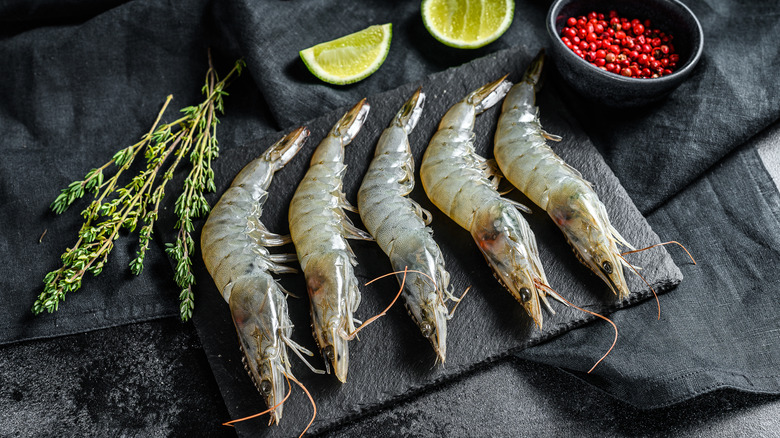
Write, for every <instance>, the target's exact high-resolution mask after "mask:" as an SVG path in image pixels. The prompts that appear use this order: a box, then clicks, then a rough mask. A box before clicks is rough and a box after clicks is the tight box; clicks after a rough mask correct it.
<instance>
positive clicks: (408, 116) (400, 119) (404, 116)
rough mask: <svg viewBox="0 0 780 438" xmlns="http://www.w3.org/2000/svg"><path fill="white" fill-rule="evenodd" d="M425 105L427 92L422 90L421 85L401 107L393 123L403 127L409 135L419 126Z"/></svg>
mask: <svg viewBox="0 0 780 438" xmlns="http://www.w3.org/2000/svg"><path fill="white" fill-rule="evenodd" d="M423 105H425V94H424V93H423V92H422V87H420V88H418V89H417V91H415V93H414V94H413V95H412V97H410V98H409V100H407V101H406V103H405V104H404V106H403V107H401V109H400V110H399V111H398V114H396V116H395V119H394V120H393V123H394V124H395V125H397V126H400V127H401V128H403V129H404V132H406V134H407V135H408V134H409V133H410V132H412V130H413V129H414V127H415V126H417V121H418V120H420V115H421V114H422V111H423Z"/></svg>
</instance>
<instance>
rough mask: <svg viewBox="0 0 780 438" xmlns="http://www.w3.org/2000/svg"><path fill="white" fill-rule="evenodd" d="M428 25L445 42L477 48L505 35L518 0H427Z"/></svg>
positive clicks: (425, 16) (425, 20)
mask: <svg viewBox="0 0 780 438" xmlns="http://www.w3.org/2000/svg"><path fill="white" fill-rule="evenodd" d="M421 9H422V18H423V23H424V24H425V28H426V29H428V32H430V34H431V35H433V37H434V38H436V39H437V40H439V41H441V42H442V43H444V44H446V45H448V46H450V47H457V48H459V49H476V48H478V47H482V46H485V45H487V44H489V43H492V42H493V41H495V40H496V39H498V37H500V36H501V35H503V33H504V32H506V30H507V29H509V25H510V24H512V18H513V17H514V14H515V2H514V0H423V2H422V7H421Z"/></svg>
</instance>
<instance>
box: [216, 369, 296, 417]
mask: <svg viewBox="0 0 780 438" xmlns="http://www.w3.org/2000/svg"><path fill="white" fill-rule="evenodd" d="M284 378H285V379H287V388H288V389H287V395H285V396H284V398H283V399H282V401H280V402H279V403H277V404H275V405H273V406H271V407H270V408H268V409H266V410H264V411H263V412H258V413H256V414H253V415H250V416H248V417H244V418H239V419H237V420H230V421H227V422H225V423H222V425H223V426H230V427H235V426H234V424H236V423H239V422H241V421H246V420H251V419H253V418H256V417H259V416H261V415H265V414H267V413H269V412H273V410H274V409H276V408H278V407H279V406H281V405H283V404H284V402H286V401H287V399H288V398H289V397H290V394H291V393H292V385H290V379H289V378H288V377H287V374H285V375H284ZM293 380H295V378H293Z"/></svg>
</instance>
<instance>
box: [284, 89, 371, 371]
mask: <svg viewBox="0 0 780 438" xmlns="http://www.w3.org/2000/svg"><path fill="white" fill-rule="evenodd" d="M369 108H370V106H369V104H368V102H366V100H365V99H363V100H361V101H360V102H359V103H358V104H357V105H355V107H354V108H352V109H351V110H349V111H348V112H347V113H346V114H345V115H344V117H342V118H341V120H339V122H338V123H336V125H335V126H333V129H331V131H330V133H329V134H328V135H327V136H326V137H325V139H323V140H322V142H321V143H320V144H319V146H317V149H316V150H315V151H314V155H312V158H311V164H310V167H309V170H308V171H307V172H306V175H305V176H304V177H303V180H301V182H300V184H299V185H298V188H297V189H296V191H295V194H294V195H293V198H292V201H290V210H289V222H290V235H291V236H292V240H293V243H294V244H295V250H296V252H297V253H298V261H299V262H300V264H301V269H303V273H304V275H305V276H306V287H307V289H308V291H309V301H310V304H311V316H312V328H313V330H314V338H315V339H316V340H317V344H318V345H319V347H320V350H321V351H322V354H323V356H324V358H325V365H326V367H327V368H328V370H329V371H330V366H331V365H332V366H333V372H334V374H335V375H336V377H337V378H338V379H339V380H340V381H341V382H346V380H347V368H348V366H349V349H348V345H347V342H348V340H349V339H350V338H351V335H352V333H353V332H354V331H355V322H356V320H355V319H354V318H353V316H352V315H353V313H354V312H355V310H356V309H357V307H358V305H359V304H360V290H359V289H358V284H357V279H356V278H355V274H354V271H353V266H355V265H357V260H356V258H355V254H354V253H353V252H352V249H351V248H350V246H349V243H347V239H348V238H351V239H363V240H373V239H372V238H371V236H370V235H369V234H368V233H366V232H365V231H362V230H360V229H358V228H356V227H355V226H354V225H353V224H352V221H350V219H349V218H348V217H347V215H346V214H345V212H344V210H345V209H346V210H351V211H354V207H352V206H351V205H350V204H349V203H348V202H347V200H346V197H345V195H344V192H343V191H342V177H343V175H344V173H345V171H346V169H347V167H346V166H345V165H344V147H345V146H346V145H348V144H349V143H350V142H351V141H352V140H353V139H354V138H355V136H356V135H357V133H358V132H359V131H360V128H361V127H362V126H363V122H364V121H365V120H366V117H367V116H368V111H369Z"/></svg>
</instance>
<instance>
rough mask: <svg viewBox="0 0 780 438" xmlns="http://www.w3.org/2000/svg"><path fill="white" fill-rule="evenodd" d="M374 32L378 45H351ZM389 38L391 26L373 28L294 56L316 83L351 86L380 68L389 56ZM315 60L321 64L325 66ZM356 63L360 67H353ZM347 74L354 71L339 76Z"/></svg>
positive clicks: (384, 25) (322, 44)
mask: <svg viewBox="0 0 780 438" xmlns="http://www.w3.org/2000/svg"><path fill="white" fill-rule="evenodd" d="M374 31H379V32H380V36H381V39H380V41H379V42H378V44H369V45H365V44H355V43H356V42H358V41H360V40H361V39H363V38H362V36H364V35H368V34H369V33H370V32H374ZM392 37H393V26H392V24H391V23H387V24H382V25H374V26H369V27H367V28H365V29H363V30H361V31H359V32H355V33H352V34H349V35H346V36H343V37H341V38H337V39H335V40H332V41H327V42H324V43H321V44H317V45H316V46H313V47H309V48H308V49H304V50H301V51H300V52H298V54H299V55H300V57H301V59H302V60H303V63H304V64H305V65H306V68H307V69H309V71H310V72H311V73H312V74H313V75H314V76H316V77H317V78H318V79H320V80H322V81H324V82H327V83H329V84H334V85H347V84H354V83H355V82H358V81H361V80H363V79H365V78H367V77H369V76H371V75H372V74H373V73H374V72H376V71H377V70H378V69H379V67H381V66H382V64H383V63H384V62H385V59H386V58H387V54H388V53H389V52H390V42H391V41H392ZM318 59H320V60H322V61H325V64H327V66H326V65H324V64H323V63H322V62H320V61H318ZM342 61H345V62H342ZM357 63H361V64H363V65H362V66H357V67H356V66H355V64H357ZM328 67H330V68H328ZM349 70H355V72H354V73H346V74H345V73H343V71H349Z"/></svg>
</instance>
